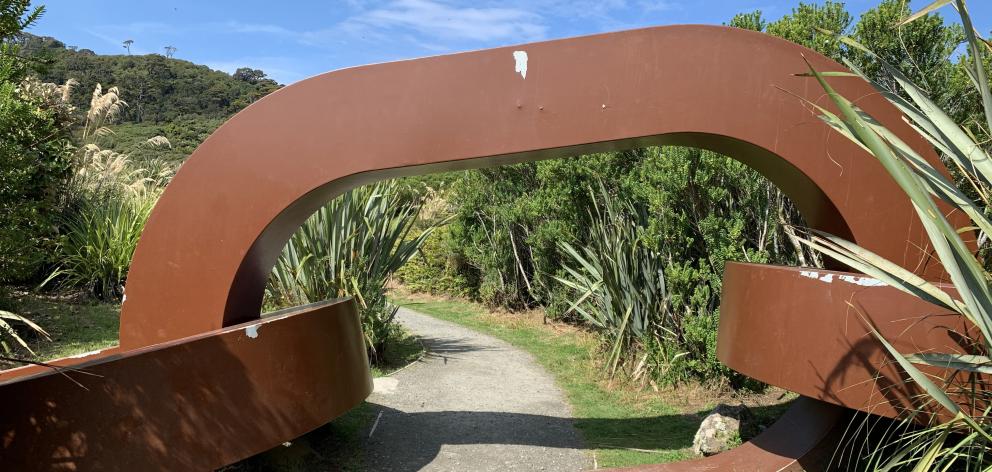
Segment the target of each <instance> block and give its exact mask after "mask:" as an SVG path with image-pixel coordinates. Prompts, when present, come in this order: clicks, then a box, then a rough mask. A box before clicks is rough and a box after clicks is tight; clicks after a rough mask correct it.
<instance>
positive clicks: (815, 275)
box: [799, 270, 888, 287]
mask: <svg viewBox="0 0 992 472" xmlns="http://www.w3.org/2000/svg"><path fill="white" fill-rule="evenodd" d="M799 275H801V276H803V277H806V278H810V279H817V280H819V281H821V282H826V283H828V284H829V283H833V281H834V275H836V276H837V278H838V279H840V280H843V281H844V282H847V283H849V284H854V285H859V286H862V287H885V286H887V285H888V284H886V283H885V282H882V281H881V280H878V279H875V278H872V277H856V276H853V275H840V274H829V273H827V274H823V276H822V277H821V276H820V273H819V272H817V271H815V270H803V271H800V272H799Z"/></svg>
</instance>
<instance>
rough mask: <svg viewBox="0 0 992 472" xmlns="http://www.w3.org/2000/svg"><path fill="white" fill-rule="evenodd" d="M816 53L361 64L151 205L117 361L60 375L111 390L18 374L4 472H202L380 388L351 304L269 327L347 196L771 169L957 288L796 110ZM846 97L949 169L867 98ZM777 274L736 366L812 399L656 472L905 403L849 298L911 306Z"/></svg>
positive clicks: (841, 86)
mask: <svg viewBox="0 0 992 472" xmlns="http://www.w3.org/2000/svg"><path fill="white" fill-rule="evenodd" d="M803 56H805V57H806V58H807V59H808V60H809V61H810V63H812V65H813V66H815V67H816V68H817V69H819V70H821V71H837V70H844V68H843V67H842V66H840V65H839V64H837V63H835V62H833V61H831V60H830V59H828V58H826V57H823V56H821V55H820V54H818V53H816V52H813V51H811V50H808V49H805V48H803V47H801V46H798V45H795V44H792V43H788V42H786V41H783V40H780V39H777V38H773V37H770V36H767V35H763V34H760V33H755V32H751V31H744V30H740V29H734V28H726V27H712V26H669V27H659V28H648V29H641V30H633V31H624V32H618V33H609V34H601V35H595V36H587V37H580V38H571V39H563V40H557V41H548V42H541V43H533V44H527V45H521V46H515V47H506V48H497V49H490V50H484V51H476V52H468V53H462V54H453V55H447V56H438V57H430V58H424V59H417V60H410V61H401V62H394V63H386V64H377V65H370V66H362V67H354V68H350V69H344V70H339V71H335V72H330V73H327V74H323V75H320V76H316V77H313V78H310V79H307V80H304V81H302V82H299V83H296V84H293V85H291V86H289V87H286V88H284V89H282V90H279V91H277V92H275V93H273V94H271V95H270V96H268V97H266V98H264V99H262V100H260V101H259V102H257V103H255V104H253V105H251V106H250V107H248V108H247V109H245V110H244V111H242V112H241V113H239V114H238V115H236V116H235V117H233V118H232V119H231V120H229V121H228V122H227V123H225V124H224V125H223V126H221V127H220V128H219V129H218V130H217V131H215V132H214V133H213V134H212V135H211V136H210V137H209V138H208V139H207V140H206V141H205V142H204V143H203V144H202V145H201V146H200V147H199V148H198V149H197V150H196V151H195V152H194V153H193V155H192V156H191V157H190V158H189V160H188V161H187V162H186V163H185V164H184V165H183V166H182V168H181V169H180V171H179V173H178V174H177V175H176V177H175V179H174V180H173V181H172V183H171V184H170V185H169V187H168V188H167V189H166V191H165V192H164V194H163V195H162V197H161V199H160V201H159V202H158V204H157V205H156V207H155V209H154V211H153V212H152V215H151V217H150V219H149V221H148V223H147V225H146V227H145V231H144V233H143V234H142V237H141V241H140V243H139V245H138V248H137V251H136V253H135V257H134V262H133V264H132V267H131V270H130V273H129V276H128V281H127V291H126V292H127V297H126V301H125V302H124V304H123V307H122V315H121V333H120V347H119V348H115V349H110V350H106V351H102V352H99V353H93V354H92V355H89V356H82V357H79V358H70V359H62V360H58V361H53V364H56V365H62V366H71V367H72V368H73V369H83V370H85V371H86V372H88V373H90V374H95V375H81V374H80V373H73V372H52V371H46V369H42V368H37V367H29V368H23V369H15V370H12V371H6V372H2V373H0V398H3V399H4V406H5V409H6V410H7V413H5V415H4V417H3V419H2V420H0V439H2V442H0V468H3V469H10V470H206V469H210V468H213V467H217V466H219V465H223V464H225V463H229V462H233V461H235V460H238V459H241V458H244V457H247V456H248V455H251V454H253V453H255V452H258V451H260V450H262V449H265V448H268V447H273V446H276V445H278V444H281V443H282V442H283V441H286V440H289V439H292V438H293V437H295V436H298V435H299V434H302V433H303V432H306V431H308V430H310V429H312V428H315V427H317V426H319V425H320V424H322V423H325V422H327V421H329V420H330V419H332V418H333V417H335V416H336V415H338V414H340V413H341V412H343V411H345V410H346V409H347V408H350V407H351V406H353V405H355V404H357V403H358V402H359V401H360V400H361V399H362V398H364V397H365V396H366V395H367V394H368V393H369V390H370V385H371V383H370V381H369V372H368V367H367V359H366V358H365V353H364V352H365V351H364V347H363V345H362V342H363V341H362V335H361V332H360V324H359V322H358V319H357V314H356V312H355V308H354V303H353V302H335V303H332V304H329V305H326V306H321V307H316V308H314V307H311V308H304V309H301V310H299V311H295V312H291V313H286V314H282V315H279V316H275V317H272V318H266V319H261V320H260V319H259V312H260V307H261V302H262V295H263V289H264V286H265V282H266V279H267V277H268V275H269V272H270V271H271V269H272V266H273V264H274V262H275V259H276V257H277V255H278V253H279V251H280V250H281V249H282V247H283V246H284V244H285V243H286V241H287V239H288V238H289V236H290V235H291V234H292V232H293V231H295V230H296V229H297V228H298V227H299V226H300V224H301V223H302V222H303V221H304V220H305V219H306V218H307V217H308V216H309V215H310V214H312V213H313V212H314V211H315V210H316V209H317V208H319V207H320V206H321V205H322V204H324V203H325V202H327V201H328V200H330V199H331V198H333V197H335V196H337V195H340V194H341V193H342V192H343V191H345V190H347V189H349V188H352V187H355V186H358V185H361V184H364V183H368V182H373V181H376V180H381V179H385V178H392V177H398V176H404V175H414V174H425V173H430V172H439V171H450V170H457V169H468V168H477V167H485V166H495V165H504V164H511V163H517V162H526V161H535V160H539V159H547V158H568V157H570V156H576V155H580V154H585V153H591V152H598V151H605V150H612V149H623V148H633V147H642V146H649V145H682V146H694V147H699V148H704V149H709V150H713V151H716V152H719V153H722V154H725V155H729V156H732V157H733V158H735V159H737V160H739V161H741V162H743V163H745V164H747V165H749V166H751V167H752V168H754V169H756V170H757V171H759V172H761V173H762V174H763V175H764V176H766V177H767V178H768V179H770V180H771V181H772V182H773V183H775V184H776V185H777V186H778V187H779V188H781V189H782V190H783V191H784V192H785V193H786V194H787V195H789V197H790V198H791V199H792V200H793V201H794V202H795V203H796V204H797V206H798V208H799V209H800V211H801V212H802V213H803V215H804V216H805V218H806V220H807V222H808V223H809V224H810V225H811V226H812V227H814V228H817V229H820V230H823V231H828V232H831V233H834V234H837V235H840V236H843V237H846V238H848V239H851V240H854V241H855V242H857V243H859V244H861V245H862V246H864V247H866V248H868V249H870V250H872V251H874V252H876V253H878V254H880V255H882V256H884V257H887V258H889V259H890V260H893V261H895V262H897V263H900V264H901V265H903V266H904V267H906V268H908V269H910V270H913V271H915V272H916V273H918V274H920V275H922V276H924V277H927V278H930V279H931V280H934V279H938V278H939V277H940V276H941V268H940V266H939V265H938V264H936V263H934V260H933V258H932V257H931V256H930V254H928V253H926V252H925V251H924V250H922V249H921V248H926V247H929V245H928V244H927V243H928V242H927V240H926V236H925V233H924V232H923V230H922V228H921V225H920V224H919V223H918V221H917V220H916V216H915V212H914V210H913V208H912V207H911V205H910V202H909V201H908V200H907V199H906V198H905V196H904V195H903V194H902V192H901V191H900V190H899V189H898V187H897V186H896V185H895V184H894V183H893V182H892V180H891V179H890V178H889V177H888V175H887V174H886V173H885V171H884V169H882V167H881V166H880V165H879V164H878V163H877V162H876V161H875V160H874V159H873V158H871V157H870V156H868V155H867V154H865V153H864V151H862V150H861V149H860V148H858V147H857V146H856V145H854V144H853V143H851V142H849V141H848V140H846V139H843V138H840V137H837V136H832V133H833V132H832V131H831V130H830V128H829V127H828V126H826V125H825V124H823V123H822V122H821V121H820V120H819V119H818V118H816V117H815V116H813V115H812V114H811V113H810V111H809V110H808V109H807V108H806V107H804V106H803V104H802V101H801V100H800V98H797V97H802V98H805V99H808V100H811V101H815V102H821V103H822V102H823V100H822V91H821V90H820V88H819V87H818V86H817V85H816V84H814V83H812V82H810V81H809V80H808V79H806V78H803V77H796V76H794V75H793V74H794V73H796V72H800V71H804V70H806V65H805V63H804V62H803ZM521 60H526V61H527V68H526V70H527V73H526V74H522V73H520V72H519V71H520V69H521V67H520V61H521ZM836 88H837V89H838V91H839V92H840V93H842V94H844V95H845V96H848V97H851V98H852V99H856V100H858V104H859V105H860V106H861V107H862V108H863V109H865V110H866V111H868V112H869V113H871V114H872V115H874V116H875V117H877V118H878V119H879V121H880V122H881V123H882V124H884V125H885V126H887V127H888V128H889V129H891V130H892V131H893V132H894V133H895V134H896V135H898V136H899V137H900V138H901V139H903V140H904V141H905V142H907V143H910V144H911V145H912V146H913V147H914V149H916V151H917V152H918V153H919V154H920V155H922V156H924V157H925V158H926V159H927V160H929V161H930V162H931V163H932V164H933V165H934V166H936V167H937V168H939V169H943V167H942V166H941V164H940V161H939V159H938V158H937V156H936V155H935V154H934V152H933V150H932V149H931V148H930V146H929V145H928V144H927V143H926V142H924V141H923V140H922V138H920V137H919V136H918V135H917V134H916V133H914V132H913V131H912V130H911V129H910V128H909V127H908V125H907V124H906V123H904V122H903V121H902V120H901V119H900V114H899V113H898V111H897V110H896V109H895V108H894V107H892V106H891V105H890V104H889V103H887V102H886V101H885V100H884V98H882V97H881V96H879V95H878V94H876V93H874V90H873V89H871V87H870V86H869V85H868V84H866V83H864V82H862V81H860V80H856V79H846V80H838V81H837V83H836ZM786 91H788V92H789V93H786ZM827 106H828V107H829V105H827ZM870 208H884V209H885V211H884V212H882V213H878V212H870V211H868V209H870ZM962 218H963V217H962V216H961V215H952V223H960V222H962V221H963V219H962ZM958 226H959V227H960V226H964V224H958ZM838 268H840V267H839V266H838ZM769 270H771V269H767V268H764V267H761V266H739V267H738V266H730V267H729V269H728V280H727V284H726V288H725V291H726V293H727V295H725V297H724V302H723V303H724V308H723V311H722V314H723V317H724V323H722V324H721V328H720V330H721V332H720V340H719V346H720V353H721V359H722V360H723V361H724V362H726V363H727V364H728V365H730V366H731V367H733V368H735V369H738V370H740V371H742V372H744V373H747V374H749V375H752V376H755V377H757V378H758V379H760V380H764V381H766V382H769V383H772V384H774V385H779V386H782V387H785V388H790V389H792V390H796V391H799V392H801V393H803V394H804V395H806V396H809V397H813V398H815V400H803V401H802V402H801V403H800V404H799V405H797V407H796V408H795V409H794V410H793V411H790V413H789V414H788V415H787V416H786V418H785V419H783V422H782V423H781V426H779V425H776V426H775V427H774V428H772V430H770V431H768V432H767V433H765V434H764V435H762V436H760V437H759V438H758V439H755V440H754V441H752V442H751V443H749V444H746V445H744V446H742V447H740V448H739V449H737V450H735V451H732V452H730V453H728V454H724V455H718V456H715V457H713V458H709V459H705V460H703V461H701V462H687V463H683V464H679V465H669V466H664V467H661V468H656V470H696V469H700V468H702V467H706V468H712V467H716V466H710V464H723V465H722V466H720V467H723V466H726V467H738V466H740V469H755V468H761V469H764V466H765V465H769V467H770V468H775V467H777V466H775V467H772V465H775V464H784V463H785V462H788V461H792V463H795V462H796V461H797V460H798V461H800V462H802V460H804V459H802V458H803V457H806V455H808V454H810V453H813V452H815V450H816V446H817V444H818V442H820V440H821V439H822V438H824V437H825V436H824V435H825V434H826V432H827V431H828V430H829V427H830V426H831V425H832V422H833V421H834V420H835V419H836V417H837V411H838V410H837V409H838V408H840V407H836V408H834V407H831V406H830V405H831V404H836V405H841V406H843V407H847V408H862V409H865V408H867V407H866V405H875V404H876V403H877V405H875V406H873V407H872V408H877V410H873V411H878V412H881V413H883V414H886V413H890V412H892V411H895V410H896V406H895V404H894V403H891V402H893V401H895V402H898V401H902V400H901V399H902V398H903V397H900V396H897V397H895V398H894V399H891V398H890V397H886V396H885V394H886V393H885V392H875V391H871V390H870V389H853V390H852V389H851V388H850V387H852V386H856V385H858V384H859V383H862V382H864V381H865V379H868V378H871V377H872V376H873V374H874V371H875V370H876V369H877V366H875V365H871V362H873V360H874V359H876V357H873V356H875V354H876V353H877V352H878V346H875V345H873V344H872V343H871V341H870V340H867V341H866V339H865V338H863V337H860V334H861V333H862V332H863V330H860V331H859V330H852V331H844V330H840V329H839V328H838V326H840V325H839V324H838V323H841V322H842V320H846V318H845V317H846V316H847V314H848V313H847V309H846V305H842V304H841V303H840V300H842V299H844V298H845V297H849V296H856V295H857V294H859V293H861V292H860V291H859V290H860V289H861V288H865V290H866V293H867V292H869V291H870V293H871V296H869V295H866V297H867V298H865V300H864V302H865V303H866V304H873V309H872V311H871V312H870V316H871V317H872V319H891V317H894V316H895V315H896V313H897V312H896V311H895V309H896V308H903V307H905V306H909V305H912V303H910V302H905V303H903V302H900V303H898V304H892V303H888V302H886V303H878V300H888V299H887V298H886V297H888V296H889V294H886V293H883V292H884V291H879V292H878V293H879V294H880V295H879V296H880V297H882V298H875V297H874V294H875V292H876V291H874V289H873V288H870V287H868V288H866V287H863V286H858V285H852V286H848V285H845V284H843V283H839V282H838V283H832V284H828V283H823V282H822V280H821V279H819V278H817V279H816V281H814V280H813V279H811V278H808V277H806V278H805V279H804V278H803V277H804V276H803V275H802V274H801V273H800V274H799V275H798V276H797V275H796V273H794V272H786V273H785V275H782V274H780V273H778V272H775V271H774V270H772V271H771V272H768V271H769ZM766 275H767V277H768V279H767V282H768V283H764V282H763V280H764V279H762V277H765V276H766ZM797 277H798V278H797ZM806 279H809V280H806ZM785 287H787V288H785ZM856 292H857V293H856ZM820 302H827V303H820ZM913 306H914V307H916V305H913ZM917 308H920V309H921V310H923V311H926V310H932V309H933V307H917ZM886 317H889V318H886ZM771 320H775V321H777V322H778V324H776V323H774V322H771ZM803 322H810V323H812V324H810V325H809V326H810V327H807V325H805V324H803ZM853 325H854V323H850V324H845V325H844V326H845V327H847V326H853ZM782 326H788V331H784V330H783V329H784V328H781V327H782ZM811 327H813V328H811ZM816 330H827V331H826V332H827V333H828V334H831V336H829V337H821V336H816V334H817V331H816ZM804 332H806V334H804ZM761 336H764V338H761V339H763V342H755V339H758V337H761ZM793 336H796V337H797V338H798V339H801V340H803V341H804V342H806V343H808V344H802V343H799V342H798V341H792V340H791V339H790V338H791V337H793ZM929 341H930V338H927V339H922V338H921V342H929ZM862 343H868V344H862ZM920 347H935V346H932V345H928V344H924V345H922V346H920ZM783 353H785V354H787V355H783ZM63 373H64V374H65V375H62V374H63ZM69 377H71V378H72V379H73V380H75V381H76V382H78V383H79V384H82V387H81V386H80V385H77V384H76V383H74V382H73V381H72V380H70V378H69ZM891 387H892V388H902V384H901V383H899V384H898V385H893V386H891ZM907 388H908V387H907ZM849 391H850V392H854V393H847V392H849ZM876 393H877V394H879V396H878V397H877V398H876V396H875V394H876ZM783 431H785V432H783ZM790 431H791V433H792V434H788V432H790ZM783 461H784V462H783ZM742 464H750V465H747V466H745V465H742ZM759 465H760V466H759ZM648 469H649V470H650V467H649V468H648Z"/></svg>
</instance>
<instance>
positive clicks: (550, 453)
mask: <svg viewBox="0 0 992 472" xmlns="http://www.w3.org/2000/svg"><path fill="white" fill-rule="evenodd" d="M398 319H399V321H400V323H402V324H403V326H405V327H406V328H407V329H408V330H409V331H411V332H412V333H414V334H416V335H418V336H420V337H421V339H422V340H423V341H424V344H425V345H426V346H427V349H428V354H427V356H425V358H424V359H423V360H422V361H421V362H417V363H415V364H413V365H411V366H410V367H408V368H406V369H403V370H401V371H400V372H398V373H396V374H394V375H392V376H390V377H383V378H380V379H376V381H375V382H376V391H375V393H373V394H372V396H371V397H369V402H370V403H371V405H372V408H373V409H374V411H375V414H376V415H377V419H376V420H375V422H374V424H373V426H372V427H371V428H370V433H371V434H370V436H369V438H368V440H367V442H368V444H367V448H366V450H367V454H368V457H367V460H366V463H367V464H368V466H369V470H377V471H378V470H382V471H397V472H405V471H415V470H431V471H503V470H528V471H529V470H545V471H574V470H583V469H590V468H592V460H591V458H590V457H589V455H588V454H586V453H585V452H584V451H583V444H582V440H581V439H580V437H579V434H578V432H577V431H576V430H575V428H574V427H573V426H572V421H571V419H570V418H571V412H570V409H569V407H568V404H567V403H566V402H565V400H564V396H563V394H562V392H561V391H560V390H559V389H558V387H557V386H555V384H554V380H553V378H552V377H551V376H550V375H549V374H548V373H547V372H545V371H544V369H542V368H541V367H540V366H538V365H537V363H535V362H534V359H533V358H532V357H531V356H530V355H529V354H527V353H525V352H522V351H520V350H518V349H516V348H514V347H512V346H510V345H509V344H507V343H505V342H503V341H500V340H498V339H495V338H492V337H489V336H486V335H484V334H480V333H477V332H475V331H471V330H469V329H466V328H462V327H460V326H458V325H455V324H452V323H448V322H445V321H441V320H437V319H434V318H431V317H429V316H426V315H422V314H419V313H416V312H413V311H411V310H407V309H402V308H401V309H400V313H399V315H398Z"/></svg>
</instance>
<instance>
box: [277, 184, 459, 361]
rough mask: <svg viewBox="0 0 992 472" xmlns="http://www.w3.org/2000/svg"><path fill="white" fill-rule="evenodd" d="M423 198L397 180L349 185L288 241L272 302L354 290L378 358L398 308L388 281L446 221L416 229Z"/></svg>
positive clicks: (299, 302) (321, 297) (304, 301)
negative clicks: (413, 195)
mask: <svg viewBox="0 0 992 472" xmlns="http://www.w3.org/2000/svg"><path fill="white" fill-rule="evenodd" d="M421 203H422V202H421V201H420V200H419V199H411V198H410V197H404V196H403V195H402V194H401V192H399V188H398V184H397V183H396V182H395V181H388V182H380V183H376V184H373V185H369V186H365V187H359V188H356V189H352V190H349V191H347V192H345V193H344V195H342V196H341V197H338V198H336V199H334V200H332V201H331V202H330V203H328V204H327V205H325V206H324V207H322V208H321V209H320V210H318V211H317V212H316V213H315V214H314V215H313V216H311V217H310V218H309V219H308V220H307V221H306V222H305V223H304V224H303V226H302V227H300V229H299V230H298V231H297V232H296V233H295V234H293V236H292V237H291V238H290V240H289V242H288V243H287V244H286V246H285V247H284V248H283V251H282V253H281V254H280V256H279V259H278V261H277V262H276V265H275V268H273V270H272V274H271V276H270V278H269V284H268V287H267V289H266V295H267V298H268V302H267V305H269V306H275V307H287V306H296V305H302V304H307V303H313V302H317V301H320V300H326V299H331V298H338V297H354V298H355V300H356V301H357V302H358V304H359V307H360V311H361V316H362V328H363V331H364V333H365V342H366V347H367V348H368V352H369V358H370V359H372V360H373V362H377V361H378V360H379V359H381V356H382V354H383V349H384V343H385V341H386V340H387V338H388V337H389V336H390V335H392V334H393V330H394V329H395V327H394V324H393V319H394V317H395V316H396V311H397V310H398V307H396V306H394V305H392V304H390V303H388V302H387V301H386V293H385V289H386V283H387V282H388V280H389V278H390V276H392V274H393V273H395V272H396V270H398V269H399V268H400V266H402V265H403V264H405V263H406V262H407V261H408V260H410V258H412V257H413V256H414V255H415V254H416V252H417V251H418V250H419V249H420V247H421V246H422V245H423V244H424V241H425V240H426V239H427V237H428V236H430V234H431V233H432V232H433V231H434V229H435V228H436V227H437V226H438V225H440V224H443V223H444V222H443V221H442V222H437V223H434V224H430V225H428V226H427V227H426V228H425V229H423V230H422V231H420V232H419V233H416V234H415V233H414V226H415V223H416V221H417V217H418V215H419V213H420V209H421Z"/></svg>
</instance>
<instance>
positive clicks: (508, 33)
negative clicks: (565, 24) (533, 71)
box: [339, 0, 547, 42]
mask: <svg viewBox="0 0 992 472" xmlns="http://www.w3.org/2000/svg"><path fill="white" fill-rule="evenodd" d="M339 26H340V27H341V28H342V30H344V31H350V32H360V33H369V32H372V33H375V32H378V33H383V32H407V33H410V32H412V33H415V34H416V35H418V36H420V37H421V38H422V39H424V40H426V41H458V40H469V41H479V42H488V41H498V40H513V41H535V40H539V39H543V38H544V37H545V35H546V33H547V26H546V25H545V23H544V20H543V18H542V17H541V16H540V15H538V14H537V13H534V12H531V11H528V10H524V9H521V8H496V7H485V8H483V7H463V6H456V5H451V4H447V3H442V2H439V1H434V0H395V1H392V2H389V3H388V4H386V5H385V6H382V7H379V8H374V9H370V10H367V11H363V12H361V13H358V14H356V15H355V16H352V17H350V18H348V19H347V20H345V21H344V22H342V23H341V24H340V25H339Z"/></svg>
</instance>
